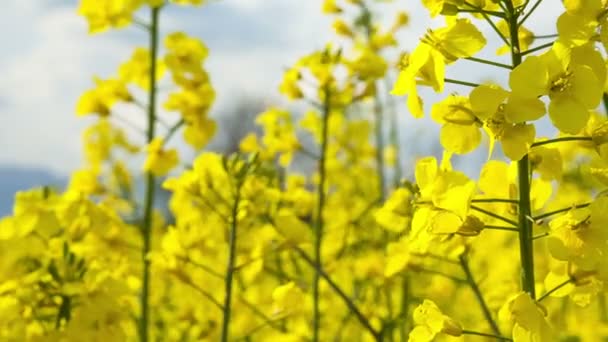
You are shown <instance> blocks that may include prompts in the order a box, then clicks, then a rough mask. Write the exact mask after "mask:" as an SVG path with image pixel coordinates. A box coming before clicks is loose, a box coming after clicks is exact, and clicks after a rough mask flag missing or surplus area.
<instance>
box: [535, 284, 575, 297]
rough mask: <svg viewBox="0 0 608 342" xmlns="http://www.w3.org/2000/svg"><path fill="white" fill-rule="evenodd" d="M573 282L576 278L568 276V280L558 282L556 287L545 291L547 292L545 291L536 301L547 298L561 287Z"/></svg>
mask: <svg viewBox="0 0 608 342" xmlns="http://www.w3.org/2000/svg"><path fill="white" fill-rule="evenodd" d="M572 282H574V279H573V278H568V280H566V281H564V282H562V283H560V284H558V285H557V286H555V287H554V288H552V289H551V290H549V291H547V292H545V293H544V294H543V295H542V296H540V297H538V299H537V300H536V301H537V302H540V301H542V300H543V299H545V298H547V297H549V296H550V295H551V294H553V293H555V291H557V290H559V289H561V288H562V287H564V286H566V285H568V284H570V283H572Z"/></svg>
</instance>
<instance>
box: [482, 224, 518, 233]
mask: <svg viewBox="0 0 608 342" xmlns="http://www.w3.org/2000/svg"><path fill="white" fill-rule="evenodd" d="M483 229H492V230H508V231H512V232H518V231H519V229H518V228H516V227H505V226H495V225H491V224H486V225H484V226H483Z"/></svg>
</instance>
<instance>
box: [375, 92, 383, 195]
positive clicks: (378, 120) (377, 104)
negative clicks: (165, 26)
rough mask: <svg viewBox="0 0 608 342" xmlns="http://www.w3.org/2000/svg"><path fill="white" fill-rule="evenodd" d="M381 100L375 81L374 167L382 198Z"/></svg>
mask: <svg viewBox="0 0 608 342" xmlns="http://www.w3.org/2000/svg"><path fill="white" fill-rule="evenodd" d="M382 112H383V111H382V102H381V100H380V97H379V96H378V82H376V95H375V96H374V121H375V124H376V125H375V128H376V167H377V173H378V194H379V196H380V198H382V200H384V197H385V193H384V155H383V154H384V130H383V124H382V123H383V121H382V120H383V115H382Z"/></svg>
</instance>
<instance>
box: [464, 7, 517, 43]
mask: <svg viewBox="0 0 608 342" xmlns="http://www.w3.org/2000/svg"><path fill="white" fill-rule="evenodd" d="M464 4H465V5H467V6H469V7H471V8H473V9H477V10H479V9H480V8H479V7H477V6H475V5H473V4H471V3H468V2H466V1H465V2H464ZM481 15H482V16H483V18H484V19H485V20H486V21H487V22H488V24H490V26H491V27H492V29H493V30H494V32H496V34H497V35H498V36H499V37H500V39H502V41H503V42H505V44H507V45H510V43H509V40H508V39H507V37H505V36H504V35H503V34H502V32H500V30H499V29H498V26H496V24H494V22H493V21H492V18H490V17H489V16H488V15H487V14H485V13H483V12H481Z"/></svg>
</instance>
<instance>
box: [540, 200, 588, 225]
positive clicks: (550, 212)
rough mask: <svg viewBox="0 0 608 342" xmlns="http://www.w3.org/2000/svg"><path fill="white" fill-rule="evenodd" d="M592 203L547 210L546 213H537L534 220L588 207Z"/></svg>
mask: <svg viewBox="0 0 608 342" xmlns="http://www.w3.org/2000/svg"><path fill="white" fill-rule="evenodd" d="M590 205H591V203H582V204H576V205H573V206H571V207H567V208H561V209H557V210H553V211H549V212H546V213H544V214H540V215H536V216H534V217H533V219H534V221H538V220H542V219H544V218H547V217H551V216H553V215H558V214H561V213H565V212H568V211H570V210H572V209H582V208H586V207H588V206H590Z"/></svg>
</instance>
